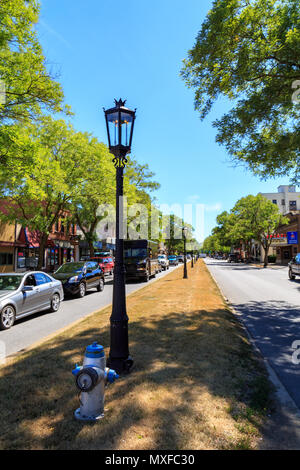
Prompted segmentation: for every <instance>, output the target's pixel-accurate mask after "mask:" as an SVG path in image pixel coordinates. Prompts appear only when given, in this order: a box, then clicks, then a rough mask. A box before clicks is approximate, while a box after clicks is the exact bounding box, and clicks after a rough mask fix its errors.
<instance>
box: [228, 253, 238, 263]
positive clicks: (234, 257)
mask: <svg viewBox="0 0 300 470" xmlns="http://www.w3.org/2000/svg"><path fill="white" fill-rule="evenodd" d="M239 261H241V255H240V254H239V253H230V254H229V255H228V258H227V262H228V263H238V262H239Z"/></svg>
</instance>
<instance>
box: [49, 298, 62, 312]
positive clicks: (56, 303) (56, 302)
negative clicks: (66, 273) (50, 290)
mask: <svg viewBox="0 0 300 470" xmlns="http://www.w3.org/2000/svg"><path fill="white" fill-rule="evenodd" d="M59 307H60V297H59V295H58V294H54V295H53V297H52V299H51V307H50V312H57V310H58V309H59Z"/></svg>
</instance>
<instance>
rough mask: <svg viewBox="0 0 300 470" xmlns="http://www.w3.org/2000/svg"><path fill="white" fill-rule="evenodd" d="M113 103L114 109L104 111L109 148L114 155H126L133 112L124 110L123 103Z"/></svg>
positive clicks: (130, 140)
mask: <svg viewBox="0 0 300 470" xmlns="http://www.w3.org/2000/svg"><path fill="white" fill-rule="evenodd" d="M115 103H116V106H115V107H114V108H111V109H108V110H106V111H104V112H105V118H106V127H107V134H108V142H109V148H110V151H111V152H112V153H114V154H118V153H123V154H126V153H129V152H130V148H131V142H132V134H133V125H134V119H135V111H132V110H131V109H128V108H125V106H124V103H125V101H122V100H119V101H116V100H115Z"/></svg>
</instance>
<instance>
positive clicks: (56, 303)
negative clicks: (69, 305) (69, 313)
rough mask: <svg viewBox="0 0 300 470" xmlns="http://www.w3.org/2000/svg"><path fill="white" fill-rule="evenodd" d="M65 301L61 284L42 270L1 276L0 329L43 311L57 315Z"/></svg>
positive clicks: (7, 327) (5, 328) (2, 274)
mask: <svg viewBox="0 0 300 470" xmlns="http://www.w3.org/2000/svg"><path fill="white" fill-rule="evenodd" d="M63 298H64V292H63V288H62V284H61V282H60V281H57V280H56V279H54V278H53V277H52V276H50V275H49V274H45V273H43V272H40V271H34V272H32V271H28V272H26V273H1V274H0V329H1V330H8V329H9V328H11V327H12V326H13V324H14V322H15V320H16V319H20V318H23V317H25V316H27V315H32V314H33V313H37V312H41V311H43V310H50V311H51V312H57V310H58V309H59V307H60V303H61V301H62V300H63Z"/></svg>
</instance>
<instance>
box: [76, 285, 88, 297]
mask: <svg viewBox="0 0 300 470" xmlns="http://www.w3.org/2000/svg"><path fill="white" fill-rule="evenodd" d="M85 293H86V287H85V283H84V282H81V283H80V284H79V292H78V297H79V298H82V297H84V296H85Z"/></svg>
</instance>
